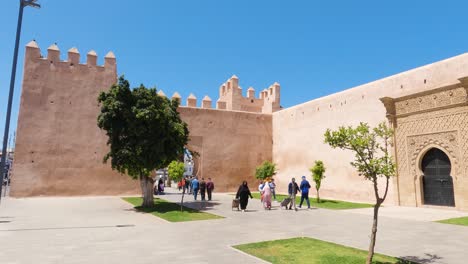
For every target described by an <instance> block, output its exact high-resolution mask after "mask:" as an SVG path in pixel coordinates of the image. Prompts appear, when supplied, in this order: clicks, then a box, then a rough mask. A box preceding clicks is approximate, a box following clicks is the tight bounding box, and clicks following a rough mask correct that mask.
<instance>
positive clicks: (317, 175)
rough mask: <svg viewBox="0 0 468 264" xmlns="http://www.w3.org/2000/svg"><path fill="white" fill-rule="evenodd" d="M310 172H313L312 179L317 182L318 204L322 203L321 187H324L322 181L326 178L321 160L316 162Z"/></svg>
mask: <svg viewBox="0 0 468 264" xmlns="http://www.w3.org/2000/svg"><path fill="white" fill-rule="evenodd" d="M310 172H312V178H313V179H314V182H315V189H316V190H317V203H320V194H319V190H320V186H321V185H322V180H323V179H324V178H325V175H324V173H325V166H324V165H323V162H322V161H321V160H316V161H315V164H314V166H313V167H312V168H310Z"/></svg>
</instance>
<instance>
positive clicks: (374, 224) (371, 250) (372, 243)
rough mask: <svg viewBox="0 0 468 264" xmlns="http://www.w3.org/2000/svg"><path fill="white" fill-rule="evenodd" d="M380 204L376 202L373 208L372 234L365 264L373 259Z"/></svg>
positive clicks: (369, 263) (368, 263)
mask: <svg viewBox="0 0 468 264" xmlns="http://www.w3.org/2000/svg"><path fill="white" fill-rule="evenodd" d="M380 205H381V203H380V202H377V203H376V204H375V206H374V218H373V221H372V233H371V240H370V245H369V253H368V254H367V260H366V264H371V263H372V258H373V257H374V248H375V240H376V238H377V224H378V217H379V208H380Z"/></svg>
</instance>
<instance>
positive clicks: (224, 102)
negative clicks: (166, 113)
mask: <svg viewBox="0 0 468 264" xmlns="http://www.w3.org/2000/svg"><path fill="white" fill-rule="evenodd" d="M158 94H159V95H161V96H166V95H165V93H164V92H163V91H162V90H159V91H158ZM171 99H172V100H177V101H179V103H180V105H181V106H182V107H192V108H196V107H198V102H197V97H196V96H195V95H194V94H193V93H191V94H190V95H189V96H188V97H187V99H186V101H185V104H184V105H183V104H182V97H181V96H180V94H179V93H178V92H175V93H174V94H173V95H172V97H171ZM212 103H213V102H212V100H211V98H210V97H209V96H208V95H206V96H205V97H203V99H202V101H201V108H205V109H219V110H231V111H243V112H253V113H266V114H271V113H273V112H276V111H278V110H280V84H279V83H277V82H275V83H274V84H272V85H270V87H268V88H266V89H263V90H262V91H261V92H260V93H259V97H258V98H255V89H254V88H253V87H249V89H247V94H246V96H245V97H244V96H243V95H242V88H241V87H240V86H239V78H238V77H237V76H235V75H234V76H232V77H231V78H229V79H228V80H227V81H226V82H225V83H223V84H222V85H221V86H220V88H219V99H218V100H217V101H216V104H215V107H214V108H213V105H212Z"/></svg>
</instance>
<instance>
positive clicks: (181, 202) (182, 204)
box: [180, 187, 185, 212]
mask: <svg viewBox="0 0 468 264" xmlns="http://www.w3.org/2000/svg"><path fill="white" fill-rule="evenodd" d="M184 195H185V187H183V188H182V199H181V201H180V211H181V212H182V211H183V210H184V209H183V208H184Z"/></svg>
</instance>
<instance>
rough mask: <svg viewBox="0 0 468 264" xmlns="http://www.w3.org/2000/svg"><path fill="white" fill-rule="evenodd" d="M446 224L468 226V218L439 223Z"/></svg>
mask: <svg viewBox="0 0 468 264" xmlns="http://www.w3.org/2000/svg"><path fill="white" fill-rule="evenodd" d="M437 222H439V223H444V224H452V225H462V226H468V216H465V217H458V218H450V219H445V220H440V221H437Z"/></svg>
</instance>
